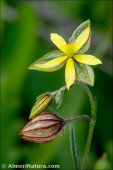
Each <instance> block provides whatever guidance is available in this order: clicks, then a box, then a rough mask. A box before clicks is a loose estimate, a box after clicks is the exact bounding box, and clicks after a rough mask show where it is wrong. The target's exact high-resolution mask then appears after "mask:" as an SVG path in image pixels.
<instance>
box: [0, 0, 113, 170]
mask: <svg viewBox="0 0 113 170" xmlns="http://www.w3.org/2000/svg"><path fill="white" fill-rule="evenodd" d="M0 3H1V47H2V48H1V54H2V58H1V62H2V65H1V119H0V120H1V163H2V164H7V165H8V164H9V163H12V164H26V163H29V164H35V163H36V164H45V165H49V164H58V165H60V169H61V170H63V169H64V170H71V169H73V163H72V160H71V153H70V144H69V127H68V126H67V127H66V128H65V129H64V133H63V134H62V135H61V136H59V137H57V139H55V140H54V141H52V142H50V143H47V144H36V143H30V142H27V141H24V140H22V139H21V138H20V136H19V132H20V131H21V129H22V128H23V126H24V125H25V124H26V123H27V122H28V117H29V113H30V110H31V108H32V106H33V104H34V103H35V100H36V97H37V96H38V95H39V94H41V93H44V92H46V91H54V90H56V89H58V88H60V87H61V86H63V85H64V84H65V80H64V68H63V69H62V70H59V71H57V72H53V73H44V72H37V71H32V70H28V69H27V68H28V66H29V65H30V64H31V63H32V62H34V61H35V60H36V59H38V58H40V57H42V56H43V55H44V54H45V53H47V52H49V51H51V50H54V49H55V46H54V45H53V44H52V42H51V41H50V37H49V35H50V33H51V32H56V33H59V34H60V35H62V36H64V37H65V39H68V38H69V37H70V36H71V33H72V32H73V31H74V30H75V28H76V27H77V26H78V25H79V24H80V23H82V22H84V21H85V20H87V19H90V20H91V30H92V41H91V47H90V49H89V51H88V53H89V54H90V53H91V54H93V55H95V56H97V57H98V58H100V59H101V60H102V62H103V64H102V65H98V66H96V67H93V68H94V72H95V85H94V87H91V88H90V89H91V91H92V93H93V94H94V95H95V96H96V97H97V102H98V112H97V114H98V115H97V123H96V127H95V132H94V136H93V141H92V147H91V151H90V157H89V163H88V170H93V169H95V170H98V169H99V170H100V169H102V170H104V169H105V170H110V169H112V168H111V162H112V158H113V157H112V156H113V155H112V154H113V153H112V149H113V145H112V142H113V140H112V53H111V36H112V33H111V32H112V15H111V13H112V12H111V11H112V2H111V1H91V2H89V1H85V0H84V1H82V0H81V1H33V0H31V1H27V0H26V1H23V0H20V1H19V0H18V1H16V0H15V1H14V0H11V1H10V0H1V1H0ZM58 113H59V114H60V115H61V116H62V117H64V118H68V117H71V116H74V115H78V114H89V113H90V104H89V101H88V97H87V95H86V93H85V92H84V90H83V89H81V88H80V87H78V86H75V87H73V88H71V90H70V91H69V92H66V93H65V97H64V101H63V104H62V106H61V107H60V108H59V109H58ZM76 126H77V137H78V147H79V152H80V157H81V159H82V156H83V152H84V148H85V142H86V139H87V133H88V123H87V122H86V121H84V120H83V121H79V122H77V123H76Z"/></svg>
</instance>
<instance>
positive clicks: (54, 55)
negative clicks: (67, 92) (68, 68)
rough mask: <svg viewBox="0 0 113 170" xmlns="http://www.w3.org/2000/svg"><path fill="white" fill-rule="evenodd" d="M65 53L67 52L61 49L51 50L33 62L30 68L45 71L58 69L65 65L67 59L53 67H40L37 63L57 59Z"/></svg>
mask: <svg viewBox="0 0 113 170" xmlns="http://www.w3.org/2000/svg"><path fill="white" fill-rule="evenodd" d="M64 55H65V54H64V53H63V52H61V51H59V50H55V51H51V52H49V53H47V54H46V55H44V56H43V57H42V58H40V59H38V60H37V61H35V62H34V63H33V64H31V65H30V66H29V68H28V69H31V70H37V71H45V72H52V71H57V70H59V69H60V68H62V67H63V66H64V64H65V61H64V62H63V63H61V64H59V65H58V66H56V67H53V68H40V67H37V66H36V65H35V64H44V63H46V62H48V61H50V60H52V59H55V58H57V57H61V56H64Z"/></svg>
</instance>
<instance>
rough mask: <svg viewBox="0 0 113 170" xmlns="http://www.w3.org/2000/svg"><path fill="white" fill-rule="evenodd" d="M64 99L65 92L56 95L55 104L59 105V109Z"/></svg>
mask: <svg viewBox="0 0 113 170" xmlns="http://www.w3.org/2000/svg"><path fill="white" fill-rule="evenodd" d="M63 97H64V91H61V90H59V91H58V93H57V94H56V95H55V102H56V104H57V108H59V107H60V105H61V104H62V101H63Z"/></svg>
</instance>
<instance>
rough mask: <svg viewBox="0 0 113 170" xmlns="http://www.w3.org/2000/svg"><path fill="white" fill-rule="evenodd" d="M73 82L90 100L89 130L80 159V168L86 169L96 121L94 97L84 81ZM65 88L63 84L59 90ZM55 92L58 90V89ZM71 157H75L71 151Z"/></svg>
mask: <svg viewBox="0 0 113 170" xmlns="http://www.w3.org/2000/svg"><path fill="white" fill-rule="evenodd" d="M75 84H78V85H80V86H81V87H83V88H84V90H85V91H86V93H87V95H88V97H89V101H90V105H91V119H90V123H89V132H88V137H87V142H86V147H85V151H84V155H83V161H82V170H86V165H87V161H88V157H89V151H90V147H91V141H92V136H93V131H94V127H95V123H96V100H95V99H94V97H93V95H92V93H91V92H90V89H89V88H88V86H87V85H86V84H85V83H83V82H80V81H76V83H75ZM66 89H67V88H66V86H63V87H62V88H60V89H59V90H63V91H65V90H66ZM56 92H58V90H57V91H56ZM56 92H55V93H56ZM72 136H73V135H72ZM72 136H71V138H72ZM74 138H75V137H74ZM73 141H74V139H73V140H71V142H73ZM71 145H72V144H71ZM74 147H75V145H74V144H73V149H74ZM75 151H76V150H75V149H74V151H73V152H75ZM73 159H76V158H75V157H74V153H73ZM76 160H77V159H76ZM76 160H75V162H76Z"/></svg>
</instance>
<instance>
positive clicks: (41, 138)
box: [20, 112, 64, 143]
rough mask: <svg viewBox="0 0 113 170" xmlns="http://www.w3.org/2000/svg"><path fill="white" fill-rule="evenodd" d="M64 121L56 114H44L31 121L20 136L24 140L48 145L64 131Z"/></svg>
mask: <svg viewBox="0 0 113 170" xmlns="http://www.w3.org/2000/svg"><path fill="white" fill-rule="evenodd" d="M63 126H64V120H63V119H62V118H60V117H59V116H58V115H56V114H54V113H48V112H42V113H40V114H38V115H37V117H35V118H34V119H32V120H31V121H29V122H28V123H27V125H26V126H25V127H24V128H23V130H22V131H21V133H20V135H21V137H22V138H23V139H25V140H27V141H31V142H37V143H47V142H49V141H51V140H53V139H54V138H56V137H57V136H58V135H59V133H60V132H61V131H62V129H63Z"/></svg>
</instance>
